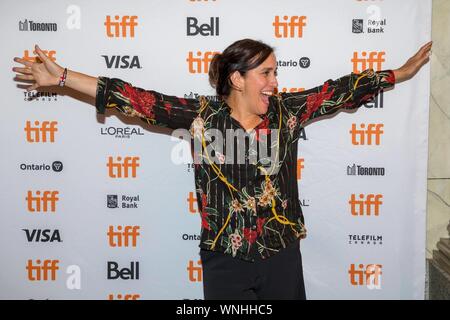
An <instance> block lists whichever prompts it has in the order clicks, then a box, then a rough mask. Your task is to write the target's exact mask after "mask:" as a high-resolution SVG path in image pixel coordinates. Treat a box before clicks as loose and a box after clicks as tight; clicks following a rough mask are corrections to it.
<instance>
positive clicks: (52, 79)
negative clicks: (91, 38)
mask: <svg viewBox="0 0 450 320" xmlns="http://www.w3.org/2000/svg"><path fill="white" fill-rule="evenodd" d="M35 51H36V53H37V55H38V57H39V60H40V61H36V62H32V61H28V60H24V59H21V58H17V57H16V58H14V61H15V62H18V63H21V64H22V65H23V67H14V68H13V71H14V72H17V73H19V74H18V75H17V76H16V77H17V79H19V80H27V81H34V83H33V84H32V85H30V86H29V87H28V88H27V91H32V90H36V89H37V88H41V87H48V86H57V85H58V84H59V79H60V77H61V75H62V74H63V72H64V68H63V67H61V66H60V65H58V64H57V63H55V62H54V61H52V60H51V59H50V58H49V57H48V56H47V55H46V54H45V53H44V52H43V51H42V50H41V49H40V48H39V47H38V46H37V45H36V46H35ZM97 81H98V79H97V77H91V76H89V75H87V74H83V73H79V72H75V71H72V70H68V71H67V77H66V82H65V86H66V87H69V88H71V89H73V90H76V91H79V92H81V93H84V94H86V95H88V96H90V97H92V98H95V95H96V92H97Z"/></svg>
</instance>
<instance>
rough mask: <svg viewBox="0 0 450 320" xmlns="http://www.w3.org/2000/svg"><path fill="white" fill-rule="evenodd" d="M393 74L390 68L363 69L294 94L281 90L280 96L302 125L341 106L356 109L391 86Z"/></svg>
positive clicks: (341, 107) (331, 112) (393, 81)
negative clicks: (358, 72)
mask: <svg viewBox="0 0 450 320" xmlns="http://www.w3.org/2000/svg"><path fill="white" fill-rule="evenodd" d="M394 84H395V76H394V73H393V72H392V71H391V70H387V71H377V72H374V71H373V70H372V69H368V70H365V71H364V72H362V73H360V74H355V73H351V74H349V75H347V76H344V77H342V78H339V79H337V80H334V81H333V80H328V81H326V82H325V83H324V84H323V85H322V86H319V87H316V88H313V89H310V90H307V91H302V92H296V93H283V94H281V99H282V101H283V103H284V105H285V106H286V108H288V110H289V112H290V113H293V114H294V115H296V116H297V118H298V119H299V123H300V125H301V126H305V124H306V123H307V122H308V121H311V120H313V119H316V118H319V117H321V116H324V115H329V114H333V113H335V112H336V111H338V110H340V109H347V110H348V109H355V108H358V107H360V106H361V105H362V104H364V103H365V102H367V101H370V100H371V99H372V98H373V97H374V96H376V95H377V94H378V93H379V92H380V91H381V90H382V89H387V88H391V87H393V86H394Z"/></svg>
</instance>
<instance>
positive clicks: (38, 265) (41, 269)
mask: <svg viewBox="0 0 450 320" xmlns="http://www.w3.org/2000/svg"><path fill="white" fill-rule="evenodd" d="M58 264H59V260H44V261H41V260H39V259H38V260H36V262H35V263H33V260H28V263H27V267H26V270H27V271H28V280H30V281H48V280H51V281H55V280H56V271H57V270H59V267H58Z"/></svg>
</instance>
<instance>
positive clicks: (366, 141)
mask: <svg viewBox="0 0 450 320" xmlns="http://www.w3.org/2000/svg"><path fill="white" fill-rule="evenodd" d="M383 127H384V124H381V123H377V124H374V123H370V124H369V125H368V126H367V129H366V125H365V124H364V123H362V124H360V128H361V129H356V123H353V124H352V129H351V130H350V131H349V132H350V134H351V136H352V144H353V145H355V146H363V145H368V146H371V145H373V143H374V140H375V145H377V146H379V145H380V143H381V141H380V140H381V135H382V134H383V133H384V131H383V130H382V129H383Z"/></svg>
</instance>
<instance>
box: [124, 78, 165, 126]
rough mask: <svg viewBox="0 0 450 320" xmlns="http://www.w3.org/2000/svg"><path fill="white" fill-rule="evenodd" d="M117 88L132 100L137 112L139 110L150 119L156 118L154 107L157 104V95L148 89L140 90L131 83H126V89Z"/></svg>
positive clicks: (131, 102)
mask: <svg viewBox="0 0 450 320" xmlns="http://www.w3.org/2000/svg"><path fill="white" fill-rule="evenodd" d="M117 90H118V91H119V92H120V93H121V94H122V95H123V96H124V97H125V98H128V99H129V100H130V104H131V106H132V107H133V109H134V110H136V112H139V113H141V114H143V115H145V116H146V117H148V118H150V119H154V118H155V114H154V113H153V107H154V106H155V104H156V98H155V95H154V94H152V93H150V92H148V91H138V90H136V89H135V88H133V87H132V86H130V85H129V84H125V85H124V90H122V89H121V88H117Z"/></svg>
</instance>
